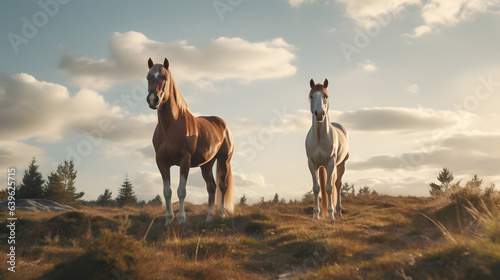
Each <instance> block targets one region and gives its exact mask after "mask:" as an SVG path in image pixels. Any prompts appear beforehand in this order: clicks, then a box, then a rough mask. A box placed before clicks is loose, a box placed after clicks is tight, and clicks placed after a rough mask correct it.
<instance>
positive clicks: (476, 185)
mask: <svg viewBox="0 0 500 280" xmlns="http://www.w3.org/2000/svg"><path fill="white" fill-rule="evenodd" d="M481 185H483V179H479V177H477V174H474V177H472V179H471V180H470V181H468V182H467V183H466V184H465V187H469V188H473V189H480V188H481Z"/></svg>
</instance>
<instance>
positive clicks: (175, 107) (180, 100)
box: [166, 69, 190, 119]
mask: <svg viewBox="0 0 500 280" xmlns="http://www.w3.org/2000/svg"><path fill="white" fill-rule="evenodd" d="M166 71H167V74H168V76H167V77H168V78H167V80H168V83H169V84H168V92H169V94H170V98H173V99H171V100H173V102H170V108H171V110H172V116H173V117H174V119H177V117H178V116H179V114H180V113H182V114H184V113H186V112H189V113H190V111H189V106H188V104H187V102H186V100H184V97H182V94H181V92H180V90H179V87H178V86H177V83H176V82H175V80H174V77H173V76H172V73H171V72H170V69H167V70H166ZM170 98H169V99H170Z"/></svg>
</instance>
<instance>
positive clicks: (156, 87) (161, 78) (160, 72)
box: [146, 58, 170, 110]
mask: <svg viewBox="0 0 500 280" xmlns="http://www.w3.org/2000/svg"><path fill="white" fill-rule="evenodd" d="M168 65H169V63H168V59H166V58H165V61H164V62H163V65H162V64H154V63H153V60H152V59H151V58H150V59H149V60H148V67H149V72H148V76H147V77H146V78H147V79H148V97H147V98H146V100H147V102H148V104H149V108H151V109H153V110H154V109H158V107H159V106H160V103H161V102H162V101H163V98H168V92H167V95H166V94H165V90H167V91H168V88H167V82H168V79H169V78H170V77H169V73H168V71H167V70H168ZM165 95H166V96H165Z"/></svg>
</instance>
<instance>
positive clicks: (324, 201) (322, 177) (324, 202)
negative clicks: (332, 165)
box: [319, 166, 328, 217]
mask: <svg viewBox="0 0 500 280" xmlns="http://www.w3.org/2000/svg"><path fill="white" fill-rule="evenodd" d="M319 186H320V187H321V215H322V216H323V217H326V216H327V215H328V198H327V194H326V168H324V167H323V166H322V167H320V168H319Z"/></svg>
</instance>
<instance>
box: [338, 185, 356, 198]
mask: <svg viewBox="0 0 500 280" xmlns="http://www.w3.org/2000/svg"><path fill="white" fill-rule="evenodd" d="M340 194H341V195H342V196H343V197H346V196H355V195H356V190H355V189H354V185H349V183H347V182H345V183H344V184H343V185H342V187H340Z"/></svg>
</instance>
